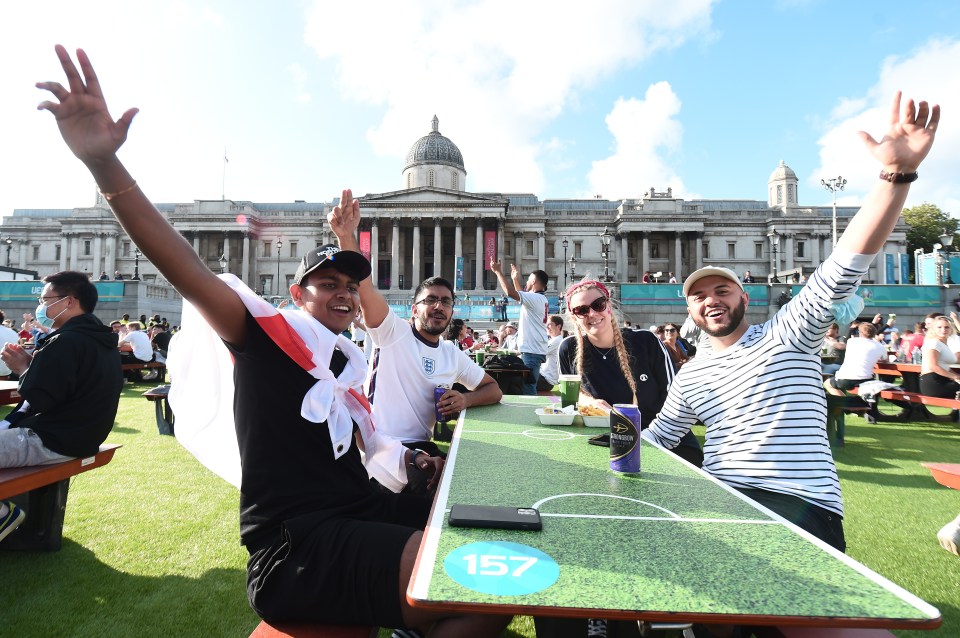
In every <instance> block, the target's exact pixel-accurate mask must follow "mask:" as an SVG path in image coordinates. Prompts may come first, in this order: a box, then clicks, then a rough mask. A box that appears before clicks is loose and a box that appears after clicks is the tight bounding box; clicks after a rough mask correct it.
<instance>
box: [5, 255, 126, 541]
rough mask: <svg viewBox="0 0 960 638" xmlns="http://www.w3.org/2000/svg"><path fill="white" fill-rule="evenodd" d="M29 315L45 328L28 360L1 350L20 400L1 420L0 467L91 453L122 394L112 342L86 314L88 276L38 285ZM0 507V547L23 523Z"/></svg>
mask: <svg viewBox="0 0 960 638" xmlns="http://www.w3.org/2000/svg"><path fill="white" fill-rule="evenodd" d="M44 282H45V284H46V285H45V286H44V287H43V291H42V292H41V294H40V298H39V299H38V300H37V302H38V304H39V305H38V306H37V310H36V312H35V313H34V314H35V315H36V319H37V321H38V322H40V324H41V325H43V326H45V327H48V328H51V329H52V331H51V332H50V334H49V336H48V337H47V338H46V339H44V340H43V341H42V342H41V344H40V345H39V346H38V347H37V350H36V352H34V353H33V354H31V353H29V352H27V351H25V350H24V349H23V348H21V347H20V345H19V344H15V343H8V344H6V345H5V346H4V347H3V351H2V352H0V359H2V360H3V362H4V363H5V364H6V365H7V367H9V368H10V369H11V370H12V371H14V372H15V373H17V374H18V375H20V384H19V387H18V390H17V391H18V392H19V393H20V396H21V397H22V401H21V402H20V404H19V405H17V407H16V408H14V409H13V410H12V411H11V412H10V414H8V415H7V417H6V418H5V419H4V420H3V421H0V467H23V466H26V465H46V464H49V463H59V462H61V461H66V460H69V459H71V458H78V457H84V456H92V455H93V454H96V452H97V450H98V449H99V447H100V444H101V443H103V442H104V441H105V440H106V438H107V435H108V434H110V430H111V428H113V422H114V419H115V418H116V416H117V405H118V403H119V401H120V390H121V389H122V388H123V375H122V374H121V371H120V353H118V352H117V335H116V334H115V333H114V332H113V331H112V330H110V328H108V327H107V326H105V325H103V324H102V323H101V322H100V320H99V319H97V317H96V316H94V315H93V310H94V308H96V305H97V289H96V287H95V286H94V285H93V284H92V283H90V279H89V278H88V277H87V275H85V274H83V273H79V272H60V273H57V274H55V275H50V276H49V277H47V278H46V279H44ZM24 517H25V515H24V512H23V511H22V510H21V509H20V508H19V507H18V506H17V505H15V504H14V503H13V502H12V501H7V502H0V541H2V540H3V539H4V538H5V537H6V536H8V535H9V534H10V533H11V532H13V530H14V529H16V527H17V526H18V525H19V524H20V523H21V522H22V521H23V519H24Z"/></svg>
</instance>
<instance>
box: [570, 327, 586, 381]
mask: <svg viewBox="0 0 960 638" xmlns="http://www.w3.org/2000/svg"><path fill="white" fill-rule="evenodd" d="M573 334H574V335H575V336H576V338H577V362H576V363H577V374H578V375H580V378H581V379H583V352H584V346H585V345H586V344H585V343H584V339H583V333H582V332H581V331H580V324H579V323H577V322H576V321H574V322H573ZM581 387H582V385H581Z"/></svg>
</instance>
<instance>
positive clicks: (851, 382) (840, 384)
mask: <svg viewBox="0 0 960 638" xmlns="http://www.w3.org/2000/svg"><path fill="white" fill-rule="evenodd" d="M867 381H873V379H838V378H837V377H836V376H834V377H832V378H830V379H827V383H829V384H830V385H831V386H833V387H834V388H836V389H837V390H844V391H849V390H853V389H855V388H858V387H860V384H861V383H866V382H867Z"/></svg>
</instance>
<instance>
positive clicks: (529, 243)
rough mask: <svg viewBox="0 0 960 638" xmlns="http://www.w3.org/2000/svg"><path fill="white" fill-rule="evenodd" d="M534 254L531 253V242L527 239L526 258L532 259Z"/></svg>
mask: <svg viewBox="0 0 960 638" xmlns="http://www.w3.org/2000/svg"><path fill="white" fill-rule="evenodd" d="M534 254H535V253H534V252H533V240H532V239H528V240H527V257H533V256H534Z"/></svg>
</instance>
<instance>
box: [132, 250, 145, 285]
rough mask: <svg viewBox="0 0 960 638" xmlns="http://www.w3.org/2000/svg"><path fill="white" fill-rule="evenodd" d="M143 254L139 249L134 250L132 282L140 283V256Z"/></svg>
mask: <svg viewBox="0 0 960 638" xmlns="http://www.w3.org/2000/svg"><path fill="white" fill-rule="evenodd" d="M142 254H143V253H142V252H140V249H139V248H135V249H134V250H133V277H131V278H130V280H131V281H140V255H142Z"/></svg>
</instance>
